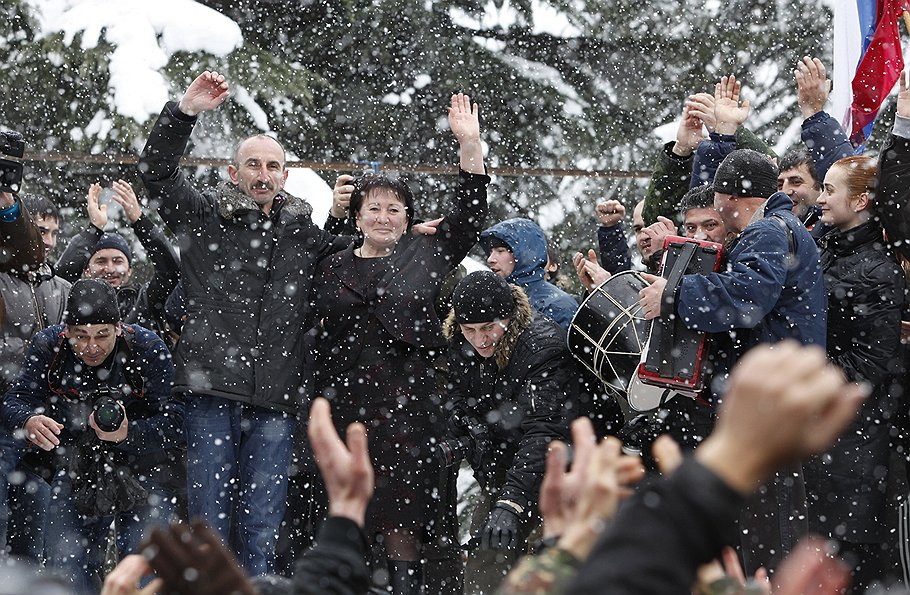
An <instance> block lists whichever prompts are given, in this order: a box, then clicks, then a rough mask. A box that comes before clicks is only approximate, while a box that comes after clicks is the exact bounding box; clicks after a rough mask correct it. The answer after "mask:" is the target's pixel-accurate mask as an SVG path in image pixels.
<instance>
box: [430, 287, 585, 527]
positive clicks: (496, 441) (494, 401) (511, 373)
mask: <svg viewBox="0 0 910 595" xmlns="http://www.w3.org/2000/svg"><path fill="white" fill-rule="evenodd" d="M513 295H514V296H515V299H516V301H517V303H518V305H517V313H516V314H515V315H514V316H513V317H512V318H511V320H510V322H509V326H508V329H507V330H506V331H505V333H504V334H503V336H502V338H501V339H500V340H499V343H498V345H497V347H496V351H495V352H494V354H493V356H492V357H490V358H489V359H485V358H483V357H481V356H480V355H479V354H478V353H477V352H476V351H475V350H474V348H473V347H472V346H471V344H470V343H469V342H468V341H467V340H466V339H465V338H464V335H462V334H461V330H460V328H459V326H458V324H457V323H456V322H455V316H454V311H453V313H450V315H449V317H448V319H446V323H445V327H444V332H445V334H446V337H448V338H449V377H450V378H451V381H452V386H451V388H450V391H449V403H448V404H447V405H446V409H447V411H449V412H450V415H449V419H450V422H449V431H450V432H451V433H452V434H453V435H455V436H462V437H465V438H469V439H470V438H472V436H471V435H469V434H467V433H465V431H464V425H463V424H458V423H454V417H453V416H457V417H458V418H460V419H462V420H466V419H471V420H475V421H476V422H479V423H480V424H482V425H484V426H486V428H487V432H488V445H489V447H488V448H487V449H486V450H485V452H475V453H474V457H473V459H474V460H473V461H472V466H473V467H474V474H475V476H476V477H477V478H478V481H479V482H480V483H481V486H483V487H484V488H486V489H488V490H491V489H496V488H499V495H498V499H500V500H511V501H513V502H516V503H518V504H519V505H520V506H523V507H524V508H525V509H526V510H528V509H532V508H534V507H536V503H537V498H538V493H539V491H540V482H541V481H542V480H543V474H544V469H545V466H546V455H547V445H548V444H549V443H550V441H551V440H557V439H558V440H566V439H567V438H568V434H569V422H570V421H571V419H572V418H574V417H575V413H574V412H575V411H576V404H575V401H576V390H577V382H578V374H577V373H576V371H575V363H574V361H573V359H572V356H571V355H570V354H569V351H568V348H567V346H566V336H565V333H564V332H563V331H562V329H560V328H559V327H558V326H557V325H556V324H554V323H553V321H551V320H549V319H548V318H546V317H544V316H542V315H540V314H539V313H537V312H534V311H533V310H532V309H531V306H530V304H529V303H528V298H527V297H526V296H525V294H524V292H523V291H522V290H521V289H519V288H517V287H514V288H513ZM472 423H474V421H472ZM474 447H475V448H478V447H479V445H478V444H476V443H475V444H474Z"/></svg>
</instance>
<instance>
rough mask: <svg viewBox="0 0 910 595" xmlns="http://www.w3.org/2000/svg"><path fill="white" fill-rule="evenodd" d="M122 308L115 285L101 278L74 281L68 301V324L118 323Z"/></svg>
mask: <svg viewBox="0 0 910 595" xmlns="http://www.w3.org/2000/svg"><path fill="white" fill-rule="evenodd" d="M118 322H120V308H119V306H118V305H117V291H116V290H115V289H114V286H113V285H111V284H110V283H108V282H107V281H102V280H101V279H80V280H78V281H76V282H75V283H73V287H72V289H70V297H69V300H68V301H67V302H66V324H73V325H75V324H117V323H118Z"/></svg>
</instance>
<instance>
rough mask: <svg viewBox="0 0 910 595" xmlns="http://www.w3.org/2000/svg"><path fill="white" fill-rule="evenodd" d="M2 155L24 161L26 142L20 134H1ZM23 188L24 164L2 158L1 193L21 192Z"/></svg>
mask: <svg viewBox="0 0 910 595" xmlns="http://www.w3.org/2000/svg"><path fill="white" fill-rule="evenodd" d="M0 154H2V155H6V156H8V157H15V158H16V159H22V156H23V155H24V154H25V140H24V139H23V138H22V135H21V134H19V133H18V132H0ZM21 188H22V162H21V161H14V160H12V159H6V158H3V157H0V192H19V190H20V189H21Z"/></svg>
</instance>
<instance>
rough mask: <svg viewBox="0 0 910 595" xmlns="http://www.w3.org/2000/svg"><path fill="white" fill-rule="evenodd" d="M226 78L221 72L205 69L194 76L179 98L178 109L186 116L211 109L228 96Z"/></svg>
mask: <svg viewBox="0 0 910 595" xmlns="http://www.w3.org/2000/svg"><path fill="white" fill-rule="evenodd" d="M229 95H230V91H229V90H228V83H227V80H226V79H225V78H224V75H223V74H218V73H217V72H209V71H208V70H206V71H205V72H203V73H202V74H200V75H199V76H197V77H196V80H194V81H193V82H192V83H190V86H189V87H187V89H186V93H184V94H183V98H182V99H180V104H179V105H178V106H177V107H178V109H179V110H180V111H181V112H183V113H184V114H186V115H188V116H195V115H197V114H199V113H200V112H205V111H209V110H213V109H215V108H216V107H218V106H219V105H221V104H222V103H224V101H225V100H226V99H227V98H228V96H229Z"/></svg>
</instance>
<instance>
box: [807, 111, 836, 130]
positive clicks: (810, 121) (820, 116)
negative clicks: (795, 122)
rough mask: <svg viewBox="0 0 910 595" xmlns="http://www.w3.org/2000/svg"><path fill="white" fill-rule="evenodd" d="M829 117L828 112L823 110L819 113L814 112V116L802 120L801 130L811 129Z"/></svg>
mask: <svg viewBox="0 0 910 595" xmlns="http://www.w3.org/2000/svg"><path fill="white" fill-rule="evenodd" d="M830 117H831V116H829V115H828V112H826V111H824V110H822V111H820V112H816V113H815V114H812V115H811V116H809V117H808V118H806V119H805V120H803V130H805V129H808V128H812V127H813V126H815V125H816V124H818V123H820V122H822V121H824V120H827V119H828V118H830Z"/></svg>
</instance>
